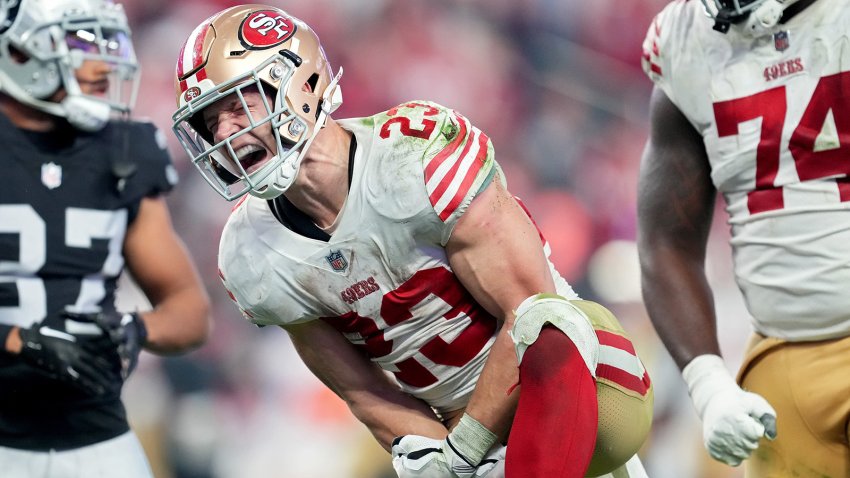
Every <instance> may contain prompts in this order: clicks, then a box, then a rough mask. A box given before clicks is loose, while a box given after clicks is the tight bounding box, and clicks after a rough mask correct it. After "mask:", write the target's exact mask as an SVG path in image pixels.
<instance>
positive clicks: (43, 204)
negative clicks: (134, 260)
mask: <svg viewBox="0 0 850 478" xmlns="http://www.w3.org/2000/svg"><path fill="white" fill-rule="evenodd" d="M31 159H32V160H31V161H27V162H23V161H10V160H9V158H8V157H7V158H5V160H3V161H2V162H3V164H4V165H5V166H6V168H5V171H6V174H7V177H6V179H7V183H6V184H5V186H4V187H3V188H0V252H2V253H3V255H4V256H5V258H6V259H7V260H8V262H7V264H8V266H9V267H11V269H13V270H14V271H17V272H25V273H40V274H48V275H52V274H56V275H60V276H61V275H67V274H74V273H79V272H80V271H90V272H98V271H100V270H101V269H102V268H103V267H104V263H105V262H106V261H107V260H108V259H109V258H113V260H112V262H115V263H116V267H115V268H120V265H121V264H120V263H119V262H121V263H123V262H122V261H120V259H119V256H120V251H121V247H122V244H123V240H124V237H125V235H126V230H127V224H128V215H129V211H128V209H127V208H126V207H123V206H122V204H121V201H120V198H119V196H118V195H116V194H115V193H114V192H113V191H112V190H111V189H110V188H112V187H114V182H112V181H111V178H110V175H109V171H108V170H105V169H98V168H97V167H94V166H93V165H90V166H88V167H85V166H82V167H81V166H79V165H68V164H64V163H62V162H61V161H59V160H45V161H42V160H41V159H42V158H40V157H38V156H35V157H33V158H31Z"/></svg>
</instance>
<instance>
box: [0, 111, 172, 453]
mask: <svg viewBox="0 0 850 478" xmlns="http://www.w3.org/2000/svg"><path fill="white" fill-rule="evenodd" d="M0 145H2V146H0V171H2V179H0V323H2V324H8V325H18V326H21V327H28V326H30V325H31V324H33V323H45V324H50V325H51V326H52V327H53V328H56V329H59V330H64V329H65V321H64V319H63V318H62V317H61V313H62V311H63V310H64V309H65V308H66V307H67V306H72V307H75V308H76V309H77V310H81V311H91V310H93V309H94V308H96V307H99V308H101V309H103V310H114V307H115V306H114V299H115V297H114V293H115V287H116V281H117V279H118V276H119V274H120V273H121V271H122V269H123V267H124V257H123V254H122V249H123V243H124V238H125V235H126V233H127V228H128V227H129V226H130V224H132V223H133V221H134V220H135V218H136V214H137V213H138V210H139V205H140V202H141V200H142V199H143V198H145V197H148V196H156V195H159V194H161V193H164V192H166V191H168V190H170V189H171V187H172V186H173V185H174V183H175V182H176V172H175V170H174V168H173V166H172V165H171V160H170V158H169V155H168V153H167V151H166V149H165V140H164V137H163V136H162V133H161V132H159V131H158V130H157V129H156V128H155V127H154V126H153V125H152V124H150V123H141V122H112V123H110V124H109V125H108V126H107V127H106V128H105V129H104V130H102V131H99V132H96V133H81V132H79V131H76V130H74V129H73V128H72V127H70V126H67V125H65V126H64V127H60V128H59V129H58V130H57V131H52V132H49V133H35V132H31V131H24V130H20V129H18V128H16V127H15V126H14V125H12V123H11V122H10V121H9V119H8V118H6V117H5V116H3V115H2V114H0ZM120 390H121V381H120V379H119V377H118V376H117V375H116V382H115V386H114V387H113V390H111V391H110V393H109V394H108V396H106V397H101V398H96V399H95V398H92V397H88V396H85V395H84V394H82V393H81V392H78V391H76V389H73V388H71V387H70V386H68V385H65V384H62V383H60V382H57V381H54V380H50V379H49V378H47V377H45V376H44V375H43V374H42V373H41V372H40V371H39V370H38V369H35V368H33V367H30V366H28V365H27V364H25V363H23V362H22V361H21V360H19V359H18V358H17V357H13V356H12V357H10V356H9V355H8V354H2V353H0V445H4V446H10V447H15V448H24V449H31V450H45V449H68V448H76V447H79V446H84V445H87V444H91V443H96V442H98V441H102V440H105V439H108V438H112V437H114V436H117V435H119V434H121V433H124V432H126V431H127V430H128V425H127V420H126V413H125V410H124V408H123V405H122V404H121V401H120Z"/></svg>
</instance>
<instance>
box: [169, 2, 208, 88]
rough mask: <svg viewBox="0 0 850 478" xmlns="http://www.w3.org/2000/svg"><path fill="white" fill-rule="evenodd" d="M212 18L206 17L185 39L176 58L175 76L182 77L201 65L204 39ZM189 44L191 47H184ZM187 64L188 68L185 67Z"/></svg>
mask: <svg viewBox="0 0 850 478" xmlns="http://www.w3.org/2000/svg"><path fill="white" fill-rule="evenodd" d="M212 18H213V17H210V18H208V19H207V20H206V21H205V22H204V23H201V24H200V25H198V26H197V27H195V29H194V30H192V33H191V34H190V35H189V38H187V39H186V43H184V44H183V48H182V49H181V50H180V56H179V57H178V59H177V76H178V77H179V78H182V77H183V76H185V75H186V74H187V73H189V72H191V71H193V70H194V69H195V68H198V67H199V66H201V64H202V63H203V60H204V40H205V39H206V37H207V32H209V29H210V24H211V23H212ZM189 45H191V48H186V47H187V46H189ZM187 66H188V68H187Z"/></svg>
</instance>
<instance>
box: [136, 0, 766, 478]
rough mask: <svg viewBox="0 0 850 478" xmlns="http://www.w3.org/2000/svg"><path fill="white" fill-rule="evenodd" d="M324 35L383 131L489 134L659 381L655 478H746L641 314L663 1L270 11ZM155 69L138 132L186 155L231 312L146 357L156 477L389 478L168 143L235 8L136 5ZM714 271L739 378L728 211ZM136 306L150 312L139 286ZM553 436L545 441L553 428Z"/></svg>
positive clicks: (197, 213) (194, 200) (192, 229)
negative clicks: (651, 74) (714, 454)
mask: <svg viewBox="0 0 850 478" xmlns="http://www.w3.org/2000/svg"><path fill="white" fill-rule="evenodd" d="M269 1H270V3H271V4H273V5H276V6H279V7H282V8H283V9H285V10H287V11H288V12H290V13H291V14H293V15H295V16H297V17H300V18H301V19H303V20H305V21H306V22H308V23H309V24H310V25H311V26H312V27H313V28H314V30H316V32H317V33H318V34H319V36H320V38H321V39H322V43H323V45H324V48H325V50H326V52H327V55H328V57H329V59H330V61H331V63H332V65H333V68H334V71H336V69H337V68H339V67H340V66H342V67H344V69H345V74H344V76H343V78H342V81H341V84H342V85H343V95H344V99H345V102H344V104H343V106H342V107H341V109H340V110H339V111H338V112H337V113H335V115H334V116H335V117H338V118H343V117H355V116H369V115H372V114H374V113H377V112H379V111H384V110H386V109H389V108H391V107H393V106H395V105H397V104H399V103H402V102H405V101H408V100H415V99H427V100H432V101H436V102H439V103H442V104H444V105H446V106H450V107H452V108H454V109H456V110H458V111H460V112H461V113H462V114H463V115H464V116H466V117H467V118H469V119H470V120H471V121H472V122H473V123H474V124H475V125H477V126H478V127H479V128H480V129H482V130H483V131H485V132H486V133H487V134H488V135H489V136H490V138H491V139H492V141H493V144H494V146H495V148H496V157H497V160H498V161H499V162H500V164H501V165H502V167H503V168H504V170H505V171H506V176H507V179H508V187H509V189H510V190H511V192H512V193H514V194H515V195H517V196H519V197H520V198H522V200H523V201H524V202H525V204H526V205H527V206H528V207H529V209H530V210H531V211H532V213H533V215H534V217H535V219H536V222H537V224H538V226H539V227H540V228H541V230H542V231H543V233H544V235H545V236H546V238H547V239H548V241H549V243H550V244H551V247H552V258H553V261H554V262H555V264H556V266H557V267H558V269H559V270H560V271H561V273H562V274H563V275H564V276H565V277H566V279H567V280H568V281H569V282H570V283H572V284H573V286H574V287H575V288H576V290H577V292H578V293H579V294H580V295H582V296H583V297H585V298H588V299H593V300H597V301H600V302H602V303H603V304H605V305H607V306H609V307H610V308H611V309H612V310H614V311H615V313H616V314H617V315H618V316H619V318H620V319H621V321H622V323H623V325H624V327H625V328H626V329H627V330H628V331H629V332H630V333H631V334H632V335H633V337H634V338H635V341H636V343H637V345H638V350H639V353H640V354H641V356H642V357H643V358H644V361H645V362H646V366H647V368H648V370H649V372H650V374H651V376H652V378H653V380H654V383H655V394H656V403H655V427H654V431H653V434H652V437H651V439H650V440H649V441H648V443H647V445H646V446H645V448H644V450H643V451H642V457H643V459H644V463H645V464H646V467H647V469H648V471H649V474H650V476H651V477H653V478H674V477H675V478H679V477H683V476H687V477H694V478H700V477H703V476H704V477H712V478H718V477H720V478H722V477H737V476H741V475H740V474H738V473H737V470H732V469H730V468H726V467H720V466H719V465H715V464H712V463H709V459H708V457H707V454H706V453H705V452H704V451H703V449H702V445H701V436H700V435H701V433H700V427H699V424H698V421H697V417H696V414H695V412H694V411H693V409H692V406H691V404H690V402H689V400H688V399H687V396H686V393H687V392H686V390H685V387H684V383H683V382H682V380H681V378H680V376H679V373H678V370H677V369H676V367H675V366H674V365H673V363H672V361H671V360H670V358H669V357H668V356H667V354H666V352H665V351H664V349H663V347H662V346H661V344H660V342H659V340H658V338H657V336H656V334H655V332H654V330H653V329H652V326H651V324H650V322H649V320H648V318H647V316H646V312H645V310H644V307H643V304H642V302H641V299H640V279H639V271H638V264H637V252H636V247H635V238H636V219H635V213H636V189H637V176H638V169H639V161H640V155H641V151H642V149H643V144H644V140H645V137H646V133H647V125H648V121H647V116H646V112H647V105H648V98H649V92H650V87H651V85H650V82H649V80H648V79H646V78H645V77H644V75H643V73H642V72H641V69H640V51H641V42H642V41H643V37H644V35H645V33H646V30H647V27H648V26H649V23H650V22H651V20H652V17H653V16H654V14H655V13H656V12H657V11H659V10H660V9H661V8H662V7H663V5H664V4H665V3H666V0H625V1H623V0H595V1H592V2H591V1H584V2H582V1H578V0H286V1H281V0H269ZM122 3H123V4H124V5H125V8H126V10H127V12H128V16H129V18H130V23H131V26H132V28H133V33H134V39H135V45H136V49H137V54H138V56H139V58H140V61H141V63H142V68H143V70H142V75H143V80H142V87H141V90H140V92H139V100H138V103H137V107H136V116H137V117H148V118H150V119H151V120H153V122H154V123H156V124H157V125H158V126H159V127H160V128H161V129H162V130H164V132H166V134H167V136H168V137H169V141H170V149H171V152H172V153H173V156H174V160H175V163H176V166H177V168H178V170H179V172H180V175H181V182H180V184H179V185H178V188H177V189H176V190H175V191H174V193H172V194H171V195H170V197H169V204H170V206H171V209H172V213H173V216H174V222H175V227H176V229H177V231H178V232H179V233H180V234H181V235H182V236H183V238H184V240H185V241H186V243H187V244H188V246H189V248H190V252H191V254H192V256H193V257H194V259H195V260H196V262H197V264H198V266H199V269H200V272H201V274H202V276H203V277H204V279H205V281H206V283H207V286H208V288H209V291H210V294H211V296H212V298H213V302H214V311H213V313H214V326H215V329H214V333H213V337H212V339H211V341H210V342H209V343H208V344H207V345H206V346H205V347H203V348H202V349H200V350H198V351H197V352H194V353H192V354H190V355H188V356H185V357H180V358H166V359H161V358H155V357H153V356H151V355H144V356H143V362H142V365H141V367H140V370H139V371H138V372H137V373H136V374H135V375H134V376H133V378H132V380H130V381H129V383H128V385H127V387H126V391H125V398H126V402H127V404H128V408H129V412H130V416H131V422H132V423H133V425H134V427H135V428H136V430H137V431H138V433H139V435H140V436H141V438H142V440H143V442H144V444H145V447H146V449H147V451H148V453H149V455H150V457H151V461H152V463H153V465H154V468H155V472H156V475H157V477H158V478H213V477H215V478H241V477H252V478H391V477H393V476H394V473H393V472H392V469H391V467H390V466H389V462H390V460H389V455H388V454H386V453H385V452H384V451H383V450H381V449H380V448H379V447H378V446H377V444H375V443H374V440H372V438H371V436H370V435H369V434H368V432H367V431H366V430H365V428H363V427H362V426H361V425H359V424H358V423H357V422H356V421H354V419H353V418H352V417H350V415H349V414H348V412H347V409H346V407H345V405H344V404H343V403H342V402H341V401H340V400H338V399H337V398H336V397H335V396H333V395H332V394H331V392H329V391H327V390H325V388H324V387H323V386H322V385H321V384H320V383H319V382H318V381H317V380H316V379H314V378H313V377H312V376H311V375H310V373H309V372H308V371H307V370H306V369H304V367H303V366H302V365H301V364H300V361H299V359H298V358H297V356H296V355H295V352H294V351H293V350H292V347H291V346H290V344H289V341H288V339H287V337H286V334H285V333H284V332H283V331H282V330H280V329H273V328H264V329H259V328H256V327H255V326H253V325H251V324H249V323H248V322H247V321H245V320H243V319H242V318H241V316H240V315H239V313H238V312H237V310H236V308H235V307H234V306H233V305H232V304H231V303H230V301H229V299H228V298H227V295H226V294H225V292H224V290H223V288H222V287H221V285H220V284H219V281H218V277H217V273H216V256H217V248H218V238H219V233H220V231H221V228H222V226H223V224H224V222H225V220H226V218H227V215H228V214H229V210H230V207H231V206H232V204H230V203H227V202H225V201H224V200H223V199H221V198H220V197H219V196H218V195H217V194H216V193H215V192H214V191H213V190H212V189H211V188H209V187H208V186H207V185H206V183H204V181H203V180H202V178H201V176H200V175H199V174H197V173H196V172H195V171H194V168H193V167H192V166H191V164H189V162H188V160H187V158H186V156H185V154H184V153H183V151H182V149H181V148H180V147H179V145H178V144H177V141H176V138H174V136H173V134H171V132H170V128H171V115H172V113H173V112H174V110H175V94H174V83H173V82H174V78H173V75H174V65H175V62H176V59H177V56H178V53H179V51H180V48H181V47H182V44H183V41H184V40H185V38H186V37H187V36H188V35H189V33H190V32H191V31H192V29H193V28H194V27H195V26H196V25H197V24H199V23H200V22H201V21H203V20H204V19H205V18H207V17H208V16H210V15H211V14H213V13H215V12H217V11H219V10H221V9H223V8H225V7H228V6H231V5H234V4H236V3H238V2H232V1H224V0H181V1H173V0H124V1H123V2H122ZM714 228H715V231H714V234H713V235H712V242H711V244H710V246H709V247H710V253H709V264H708V268H709V271H710V274H711V280H712V282H713V285H714V286H715V293H716V295H717V296H716V301H717V308H718V311H719V315H720V317H721V319H720V320H721V327H720V329H721V334H722V336H721V340H722V348H723V350H724V352H725V354H726V357H727V360H728V361H729V364H730V368H732V367H731V366H732V365H734V364H737V363H738V362H739V360H740V356H741V348H742V346H743V343H744V342H745V339H746V337H747V335H748V333H749V325H748V320H747V319H748V317H747V312H746V310H745V309H744V307H743V305H742V303H741V299H740V296H739V293H738V291H737V289H736V288H735V285H734V282H733V279H732V275H731V261H730V258H729V250H728V249H729V247H728V244H727V243H726V237H727V236H728V227H727V225H726V223H725V212H724V211H723V209H722V204H720V205H718V211H717V214H716V215H715V225H714ZM121 301H122V303H123V306H124V307H138V306H141V305H140V303H139V300H138V299H137V297H136V295H135V294H134V292H133V289H132V285H131V284H129V283H125V285H124V287H122V289H121ZM541 426H543V425H541Z"/></svg>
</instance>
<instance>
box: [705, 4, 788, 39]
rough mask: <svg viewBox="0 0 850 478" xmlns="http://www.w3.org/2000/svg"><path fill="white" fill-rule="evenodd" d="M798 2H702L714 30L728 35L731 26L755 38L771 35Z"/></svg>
mask: <svg viewBox="0 0 850 478" xmlns="http://www.w3.org/2000/svg"><path fill="white" fill-rule="evenodd" d="M796 2H797V0H702V4H703V5H704V6H705V11H706V13H707V14H708V16H709V17H711V18H713V19H714V29H715V30H717V31H719V32H721V33H726V32H727V31H729V27H730V26H731V25H739V26H740V28H741V30H742V32H743V33H744V34H746V35H748V36H751V37H753V38H756V37H760V36H762V35H765V34H767V33H770V31H771V30H772V28H773V27H775V26H776V25H777V24H778V23H779V20H780V19H781V18H782V13H783V12H784V11H785V9H786V8H788V7H789V6H791V5H792V4H794V3H796Z"/></svg>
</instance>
